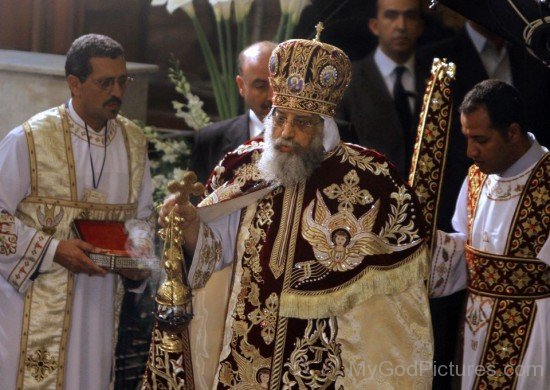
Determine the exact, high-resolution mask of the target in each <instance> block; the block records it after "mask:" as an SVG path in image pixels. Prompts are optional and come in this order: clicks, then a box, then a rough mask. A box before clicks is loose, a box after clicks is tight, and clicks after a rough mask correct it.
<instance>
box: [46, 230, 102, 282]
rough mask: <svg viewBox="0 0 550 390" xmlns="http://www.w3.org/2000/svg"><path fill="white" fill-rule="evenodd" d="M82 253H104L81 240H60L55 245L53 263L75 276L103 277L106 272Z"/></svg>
mask: <svg viewBox="0 0 550 390" xmlns="http://www.w3.org/2000/svg"><path fill="white" fill-rule="evenodd" d="M84 251H86V252H92V253H103V252H104V250H103V249H101V248H97V247H95V246H93V245H92V244H89V243H87V242H85V241H82V240H77V239H73V240H61V241H59V244H58V245H57V249H56V251H55V255H54V258H53V261H55V262H56V263H58V264H60V265H61V266H63V267H65V268H67V269H68V270H69V271H71V272H74V273H75V274H78V273H85V274H88V275H90V276H92V275H99V276H105V275H106V274H107V271H105V270H104V269H103V268H101V267H100V266H98V265H96V264H95V263H94V262H93V261H92V259H90V258H89V257H88V256H86V253H84Z"/></svg>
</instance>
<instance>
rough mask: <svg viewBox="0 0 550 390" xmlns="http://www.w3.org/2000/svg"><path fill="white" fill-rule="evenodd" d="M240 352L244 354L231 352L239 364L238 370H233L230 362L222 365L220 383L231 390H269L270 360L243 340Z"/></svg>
mask: <svg viewBox="0 0 550 390" xmlns="http://www.w3.org/2000/svg"><path fill="white" fill-rule="evenodd" d="M240 350H241V351H242V354H239V353H238V352H236V350H235V349H233V350H232V351H231V355H232V356H233V358H234V359H235V362H236V363H237V369H236V370H233V369H232V368H231V364H230V363H229V362H223V363H221V365H220V372H219V380H220V383H221V384H223V385H224V386H227V388H230V389H267V383H268V381H269V376H270V374H271V370H270V369H269V364H270V359H268V358H265V357H263V356H262V355H260V352H259V351H258V349H257V348H255V347H254V346H253V345H251V344H249V343H247V342H246V341H245V340H241V343H240Z"/></svg>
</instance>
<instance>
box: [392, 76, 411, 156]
mask: <svg viewBox="0 0 550 390" xmlns="http://www.w3.org/2000/svg"><path fill="white" fill-rule="evenodd" d="M405 70H406V68H405V67H404V66H402V65H400V66H396V67H395V70H394V74H395V84H393V102H394V104H395V108H396V110H397V115H398V117H399V122H401V129H402V132H403V142H404V143H405V153H406V156H405V161H406V162H408V160H409V159H410V157H411V150H412V145H411V143H412V137H411V125H412V113H411V106H410V105H409V94H408V93H407V91H405V88H404V87H403V83H402V82H401V78H402V76H403V72H405Z"/></svg>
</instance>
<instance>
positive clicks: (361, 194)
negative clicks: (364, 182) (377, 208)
mask: <svg viewBox="0 0 550 390" xmlns="http://www.w3.org/2000/svg"><path fill="white" fill-rule="evenodd" d="M358 184H359V176H358V175H357V171H356V170H355V169H352V170H351V171H349V172H348V173H347V174H346V176H344V183H342V185H336V184H331V185H330V186H328V187H327V188H325V189H324V190H323V192H324V194H325V195H326V196H328V197H329V199H337V200H338V202H340V203H339V204H338V211H340V212H349V213H353V208H354V207H353V205H355V204H360V205H362V206H364V205H366V204H368V203H372V202H373V201H374V198H373V197H372V195H371V194H370V192H369V191H367V190H366V189H360V187H359V185H358Z"/></svg>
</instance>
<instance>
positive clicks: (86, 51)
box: [65, 34, 124, 81]
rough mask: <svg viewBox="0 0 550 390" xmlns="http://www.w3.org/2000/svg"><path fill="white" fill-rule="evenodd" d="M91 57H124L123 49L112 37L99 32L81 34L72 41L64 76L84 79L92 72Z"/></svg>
mask: <svg viewBox="0 0 550 390" xmlns="http://www.w3.org/2000/svg"><path fill="white" fill-rule="evenodd" d="M92 57H109V58H113V59H115V58H118V57H124V49H123V48H122V46H121V44H120V43H118V42H117V41H115V40H114V39H112V38H110V37H108V36H106V35H100V34H87V35H83V36H81V37H79V38H77V39H75V41H74V42H73V44H72V45H71V47H70V48H69V51H68V52H67V59H66V60H65V76H69V75H73V76H76V77H78V78H79V79H80V81H84V80H86V78H88V76H89V75H90V73H92V71H93V69H92V64H90V59H91V58H92Z"/></svg>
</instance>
